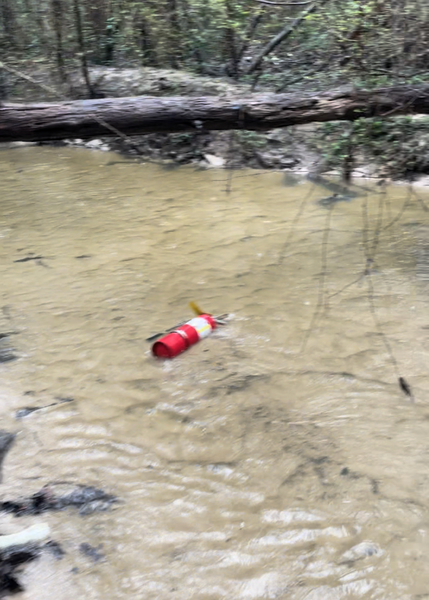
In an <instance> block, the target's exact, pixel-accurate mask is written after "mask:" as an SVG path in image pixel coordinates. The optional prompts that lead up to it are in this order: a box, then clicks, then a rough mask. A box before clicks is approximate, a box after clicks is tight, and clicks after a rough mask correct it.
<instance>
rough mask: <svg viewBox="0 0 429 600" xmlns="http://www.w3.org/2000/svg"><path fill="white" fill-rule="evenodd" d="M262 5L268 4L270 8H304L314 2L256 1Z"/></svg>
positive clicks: (310, 0) (309, 0) (307, 0)
mask: <svg viewBox="0 0 429 600" xmlns="http://www.w3.org/2000/svg"><path fill="white" fill-rule="evenodd" d="M255 2H259V3H260V4H268V5H269V6H303V5H304V4H311V2H312V0H306V2H270V0H255Z"/></svg>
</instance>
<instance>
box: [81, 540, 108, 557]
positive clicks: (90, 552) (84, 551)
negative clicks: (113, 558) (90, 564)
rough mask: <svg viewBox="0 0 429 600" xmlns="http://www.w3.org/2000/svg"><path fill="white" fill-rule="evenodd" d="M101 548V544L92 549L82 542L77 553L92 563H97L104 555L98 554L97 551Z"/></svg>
mask: <svg viewBox="0 0 429 600" xmlns="http://www.w3.org/2000/svg"><path fill="white" fill-rule="evenodd" d="M101 548H102V546H101V544H100V545H99V546H97V548H94V546H91V545H90V544H88V543H87V542H83V543H82V544H80V546H79V551H80V552H81V553H82V554H84V555H85V556H88V557H89V558H91V559H92V560H93V561H94V562H98V561H100V560H102V559H103V558H104V554H102V553H101V552H99V550H100V549H101Z"/></svg>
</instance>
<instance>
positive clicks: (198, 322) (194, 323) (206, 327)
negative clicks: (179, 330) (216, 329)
mask: <svg viewBox="0 0 429 600" xmlns="http://www.w3.org/2000/svg"><path fill="white" fill-rule="evenodd" d="M187 324H188V325H190V326H191V327H193V328H194V329H196V331H197V333H198V337H199V338H200V340H201V339H202V338H205V337H207V336H208V335H210V333H211V332H212V326H211V325H210V323H209V322H208V321H206V320H205V319H203V318H202V317H195V319H192V320H191V321H188V323H187Z"/></svg>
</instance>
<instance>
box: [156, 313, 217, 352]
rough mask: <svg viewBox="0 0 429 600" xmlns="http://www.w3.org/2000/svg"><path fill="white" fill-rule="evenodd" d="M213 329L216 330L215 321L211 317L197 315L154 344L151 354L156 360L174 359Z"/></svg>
mask: <svg viewBox="0 0 429 600" xmlns="http://www.w3.org/2000/svg"><path fill="white" fill-rule="evenodd" d="M213 329H216V321H215V319H214V318H213V317H212V316H211V315H199V316H198V317H195V318H194V319H192V320H191V321H188V322H187V323H185V324H184V325H180V327H177V329H175V330H174V331H172V332H171V333H169V334H167V335H165V336H164V337H162V338H161V339H160V340H158V341H157V342H155V343H154V345H153V346H152V353H153V355H154V356H157V357H158V358H174V357H175V356H177V355H178V354H181V353H182V352H184V351H185V350H187V349H188V348H189V347H190V346H193V345H194V344H196V343H197V342H199V341H200V340H201V339H202V338H205V337H207V336H208V335H210V333H211V332H212V331H213Z"/></svg>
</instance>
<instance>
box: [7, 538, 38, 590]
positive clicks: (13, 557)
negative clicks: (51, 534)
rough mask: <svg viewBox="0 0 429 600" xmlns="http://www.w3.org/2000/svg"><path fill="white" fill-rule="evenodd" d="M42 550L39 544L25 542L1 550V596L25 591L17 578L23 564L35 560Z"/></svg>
mask: <svg viewBox="0 0 429 600" xmlns="http://www.w3.org/2000/svg"><path fill="white" fill-rule="evenodd" d="M40 552H41V548H40V546H39V545H38V544H23V545H19V546H12V547H11V548H5V549H4V550H0V598H5V597H6V596H8V595H9V594H17V593H19V592H22V591H23V589H24V588H23V587H22V585H21V583H20V582H19V581H18V579H17V575H18V570H19V569H20V568H21V566H22V565H24V564H26V563H28V562H31V561H32V560H35V559H36V558H37V557H38V556H39V555H40Z"/></svg>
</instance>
